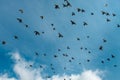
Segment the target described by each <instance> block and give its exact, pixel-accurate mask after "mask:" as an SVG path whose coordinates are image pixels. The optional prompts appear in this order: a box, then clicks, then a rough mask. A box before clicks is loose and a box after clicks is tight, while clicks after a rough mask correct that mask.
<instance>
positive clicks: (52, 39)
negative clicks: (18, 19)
mask: <svg viewBox="0 0 120 80" xmlns="http://www.w3.org/2000/svg"><path fill="white" fill-rule="evenodd" d="M68 1H69V2H70V3H71V5H72V7H67V8H63V6H62V4H63V3H65V2H64V0H52V1H50V0H34V1H29V0H23V1H16V0H12V1H9V0H0V76H1V77H0V79H1V80H4V79H2V77H3V76H4V74H7V75H5V77H8V78H7V79H5V80H9V77H13V78H14V79H13V80H25V79H24V78H23V76H22V77H21V76H20V74H22V73H19V72H18V71H19V69H21V68H22V67H25V66H28V67H27V68H26V67H25V68H22V70H23V72H25V71H28V72H29V71H30V72H31V74H30V75H34V74H35V73H36V72H40V74H38V76H40V77H41V78H42V79H43V80H46V79H44V78H43V77H44V76H46V75H50V76H53V77H52V78H51V80H58V79H57V78H56V75H59V77H60V78H63V77H65V76H61V75H63V74H65V75H71V74H74V75H77V74H80V77H79V78H78V79H77V78H75V77H76V76H74V78H73V80H81V79H82V80H83V79H84V77H83V76H82V74H85V75H86V73H87V74H88V73H90V74H91V75H92V76H97V77H99V78H100V79H98V78H96V79H95V80H119V72H120V67H119V66H120V65H119V64H120V62H119V59H120V56H119V54H120V50H119V48H120V43H119V41H120V38H119V34H120V29H119V27H117V25H118V24H120V14H119V12H120V9H119V5H120V3H119V0H111V1H109V0H101V1H98V0H91V1H87V0H75V1H73V0H68ZM55 4H57V5H59V7H60V9H55V8H54V6H55ZM105 4H108V6H105ZM77 8H80V9H84V10H85V13H81V12H77ZM19 9H22V10H23V11H24V13H20V11H19ZM101 11H105V12H109V14H110V16H106V15H102V13H101ZM72 12H74V13H75V16H72V15H71V14H72ZM92 12H93V13H94V15H91V13H92ZM113 13H114V14H116V16H112V14H113ZM40 16H44V19H41V18H40ZM17 18H21V19H22V20H23V23H19V22H18V21H17ZM107 18H108V19H110V20H111V21H110V22H107V21H106V19H107ZM70 20H73V21H75V22H76V25H71V22H70ZM83 22H87V23H88V25H87V26H83ZM25 24H27V25H29V27H28V28H26V27H25ZM51 24H54V26H51ZM53 28H55V29H56V30H53ZM34 31H39V32H40V35H37V36H36V35H35V34H34ZM42 32H44V34H42ZM58 33H61V34H62V35H63V36H64V37H63V38H58ZM14 36H18V40H17V39H14ZM87 36H90V38H87ZM77 38H80V40H79V41H78V40H77ZM103 39H105V40H107V42H106V43H104V42H103ZM2 41H6V44H5V45H2ZM67 46H69V47H70V49H67ZM100 46H103V51H101V50H99V47H100ZM81 47H83V50H80V48H81ZM85 48H87V50H85ZM58 49H61V51H58ZM88 51H90V52H91V53H88ZM35 52H37V53H38V54H39V56H36V55H35ZM66 53H67V54H68V55H69V56H68V57H67V58H66V57H64V56H63V54H66ZM16 54H17V55H19V57H20V56H21V57H20V59H22V60H23V62H19V61H16V60H17V59H18V58H17V57H14V58H13V57H12V56H15V55H16ZM44 54H46V56H43V55H44ZM112 54H113V55H114V56H115V58H112V57H111V55H112ZM54 55H57V56H58V57H57V58H54ZM72 57H74V58H75V60H72V62H71V63H70V62H69V60H71V58H72ZM107 58H110V61H108V60H107ZM87 59H89V60H90V62H87ZM102 60H103V61H104V64H102V63H101V61H102ZM30 61H31V62H32V63H33V66H32V69H29V65H30V64H29V62H30ZM21 63H26V64H25V65H24V64H23V65H21ZM79 63H81V64H79ZM17 64H20V66H22V67H21V68H20V66H19V65H18V66H17ZM50 64H53V66H54V68H55V73H53V71H52V70H51V68H50ZM39 65H43V66H44V69H42V70H38V69H39ZM114 65H117V67H114ZM16 66H17V69H16ZM64 67H66V70H64ZM34 70H35V72H34ZM36 70H38V71H36ZM84 70H85V71H84ZM95 71H97V73H100V74H101V75H97V73H94V72H95ZM32 72H33V73H32ZM101 72H102V73H101ZM23 74H24V73H23ZM28 75H29V74H28ZM54 76H55V78H54ZM81 76H82V77H81ZM25 77H28V76H25ZM69 77H71V76H67V77H66V78H69ZM37 78H38V77H36V76H34V78H31V79H33V80H37ZM26 79H27V78H26ZM42 79H38V80H42ZM84 80H88V79H84Z"/></svg>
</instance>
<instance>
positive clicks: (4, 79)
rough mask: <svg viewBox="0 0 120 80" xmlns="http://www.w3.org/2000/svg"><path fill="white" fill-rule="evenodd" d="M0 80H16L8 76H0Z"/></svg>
mask: <svg viewBox="0 0 120 80" xmlns="http://www.w3.org/2000/svg"><path fill="white" fill-rule="evenodd" d="M0 80H16V79H15V78H9V77H8V75H7V74H3V75H0Z"/></svg>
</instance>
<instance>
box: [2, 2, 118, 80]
mask: <svg viewBox="0 0 120 80" xmlns="http://www.w3.org/2000/svg"><path fill="white" fill-rule="evenodd" d="M62 6H63V8H69V7H72V4H71V3H70V1H68V0H64V3H63V4H62ZM107 6H108V4H106V5H105V7H107ZM54 9H56V10H59V9H61V7H60V6H59V5H58V4H55V5H54ZM76 10H77V12H78V13H85V12H86V10H85V9H83V8H76ZM19 12H20V13H21V14H24V10H23V9H19ZM90 14H91V16H94V13H93V12H91V13H90ZM75 15H76V13H75V12H72V13H71V16H75ZM101 15H104V16H113V17H115V16H116V14H115V13H112V14H111V13H109V12H106V11H101ZM40 19H41V20H44V16H40ZM16 20H17V21H18V22H19V23H21V24H24V22H23V19H22V18H16ZM110 21H111V20H110V19H109V18H106V22H110ZM70 24H71V25H77V23H76V22H75V21H74V20H70ZM88 25H89V24H88V23H87V22H85V21H84V22H83V26H88ZM24 26H25V27H26V28H29V27H30V26H29V25H27V24H24ZM51 26H52V27H53V30H54V31H55V30H56V28H55V27H54V23H51ZM117 27H120V25H119V24H117ZM41 33H42V34H44V33H45V32H44V31H43V32H39V31H37V30H35V31H33V34H34V35H35V36H40V35H41ZM57 35H58V38H64V34H62V33H60V32H58V34H57ZM87 38H90V36H87ZM14 39H16V40H19V36H17V35H14ZM76 40H77V41H80V38H79V37H77V38H76ZM103 43H107V40H106V39H105V38H104V39H103ZM1 44H2V45H6V44H7V42H6V41H5V40H3V41H2V42H1ZM66 49H68V50H70V49H71V48H70V46H67V47H66ZM83 49H84V50H86V51H87V50H88V48H86V47H85V48H84V47H80V50H83ZM98 49H99V50H100V51H103V49H104V46H102V45H100V46H99V47H98ZM60 51H61V49H60V48H59V49H58V52H60ZM88 53H89V54H90V53H91V51H89V50H88ZM34 54H35V56H40V54H39V52H35V53H34ZM43 56H44V57H45V56H49V55H48V54H46V53H44V54H43ZM62 56H63V57H66V58H67V57H69V58H70V59H69V60H68V62H69V63H71V62H72V61H75V59H76V58H75V57H74V56H70V55H69V54H67V53H63V54H62ZM58 57H59V54H54V55H53V58H58ZM115 58H116V56H115V54H111V57H108V58H107V59H105V60H107V61H111V60H112V59H115ZM105 60H101V62H100V63H101V64H105V63H106V61H105ZM86 61H87V62H88V63H89V62H90V61H91V60H90V59H87V60H86ZM78 64H82V63H80V62H79V63H78ZM33 66H34V65H32V64H30V65H29V67H33ZM113 67H118V65H117V64H114V65H113ZM40 68H44V67H43V66H42V65H40ZM50 68H51V70H52V71H53V73H56V72H55V67H54V66H53V64H52V63H50ZM63 69H64V70H67V67H63ZM47 78H50V76H47ZM64 80H66V79H64ZM70 80H71V79H70Z"/></svg>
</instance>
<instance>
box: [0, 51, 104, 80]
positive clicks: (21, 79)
mask: <svg viewBox="0 0 120 80" xmlns="http://www.w3.org/2000/svg"><path fill="white" fill-rule="evenodd" d="M12 60H14V61H15V64H14V67H13V70H14V72H15V74H16V75H17V78H16V77H12V78H9V77H8V74H7V73H5V74H3V75H1V76H0V80H102V78H101V77H100V75H101V74H102V73H101V71H99V70H96V71H92V70H84V71H83V72H82V73H81V74H72V75H66V74H63V75H53V76H52V77H51V78H48V79H44V78H43V76H42V74H41V71H42V70H40V69H39V68H34V67H31V68H29V67H28V65H30V64H34V62H32V61H26V60H25V59H24V58H22V57H21V56H20V54H19V53H18V52H15V53H12Z"/></svg>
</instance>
